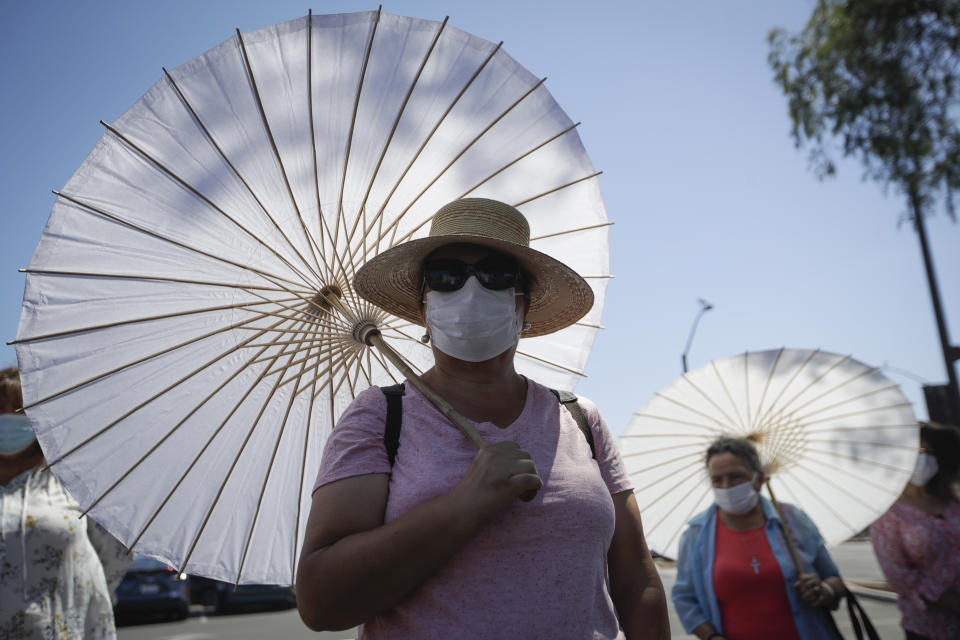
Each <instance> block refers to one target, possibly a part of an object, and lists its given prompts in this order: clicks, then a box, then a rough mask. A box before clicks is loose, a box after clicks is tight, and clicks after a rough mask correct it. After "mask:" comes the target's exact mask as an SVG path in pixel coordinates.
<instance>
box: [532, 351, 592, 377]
mask: <svg viewBox="0 0 960 640" xmlns="http://www.w3.org/2000/svg"><path fill="white" fill-rule="evenodd" d="M517 355H518V356H523V357H524V358H530V359H531V360H536V361H537V362H542V363H543V364H546V365H549V366H551V367H554V368H556V369H560V370H561V371H566V372H567V373H572V374H574V375H576V376H580V377H581V378H586V377H587V374H585V373H584V372H583V371H577V370H576V369H571V368H570V367H565V366H563V365H562V364H559V363H557V362H552V361H550V360H547V359H545V358H540V357H538V356H535V355H533V354H530V353H527V352H525V351H519V350H518V351H517Z"/></svg>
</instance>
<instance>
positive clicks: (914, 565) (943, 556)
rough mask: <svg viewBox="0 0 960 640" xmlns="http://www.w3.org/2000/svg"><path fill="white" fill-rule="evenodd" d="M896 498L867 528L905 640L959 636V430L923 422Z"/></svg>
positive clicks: (945, 638) (946, 638) (950, 638)
mask: <svg viewBox="0 0 960 640" xmlns="http://www.w3.org/2000/svg"><path fill="white" fill-rule="evenodd" d="M920 446H921V453H920V456H919V457H918V459H917V466H916V469H915V471H914V474H913V477H912V478H911V479H910V483H909V484H908V485H907V487H906V489H904V490H903V494H901V496H900V499H899V500H897V502H895V503H894V504H893V506H892V507H890V510H889V511H887V512H886V513H885V514H884V515H882V516H881V517H880V518H879V519H878V520H877V521H876V522H874V523H873V526H872V527H871V528H870V537H871V538H872V540H873V550H874V553H876V555H877V560H879V562H880V568H881V569H882V570H883V574H884V575H885V576H886V578H887V581H888V582H889V583H890V586H892V587H893V589H894V590H895V591H896V592H897V594H898V595H899V598H898V599H897V604H898V605H899V607H900V612H901V614H902V615H903V619H902V621H901V625H902V626H903V628H904V631H906V637H907V638H908V640H923V639H925V638H929V639H930V640H956V639H957V638H960V501H958V499H957V493H956V487H955V484H954V483H955V482H956V481H957V479H958V473H960V432H958V430H957V429H956V428H953V427H944V426H940V425H936V424H926V425H924V426H923V427H922V428H921V430H920Z"/></svg>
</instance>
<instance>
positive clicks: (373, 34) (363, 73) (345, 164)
mask: <svg viewBox="0 0 960 640" xmlns="http://www.w3.org/2000/svg"><path fill="white" fill-rule="evenodd" d="M379 25H380V8H378V9H377V18H376V20H374V21H373V26H372V27H371V29H370V40H368V41H367V49H366V51H365V52H364V55H363V65H362V66H361V67H360V80H359V82H358V83H357V96H356V98H354V101H353V115H352V116H351V117H350V132H349V133H348V134H347V149H346V153H345V154H344V158H343V174H342V175H341V178H340V197H338V198H337V220H336V223H335V224H334V237H333V246H334V247H336V246H337V239H338V238H339V233H340V220H341V219H342V217H343V193H344V189H346V186H347V168H348V167H349V166H350V151H351V150H352V149H353V132H354V130H355V128H356V126H357V111H358V110H359V109H360V94H361V93H363V81H364V80H365V79H366V76H367V64H368V63H369V62H370V53H371V52H372V51H373V40H374V38H375V37H376V35H377V27H378V26H379ZM310 117H311V118H312V117H313V114H310ZM357 213H359V212H357ZM344 231H346V221H344ZM346 245H347V246H348V247H349V243H346ZM350 254H351V257H352V255H353V253H352V251H351V252H350ZM348 264H349V263H348Z"/></svg>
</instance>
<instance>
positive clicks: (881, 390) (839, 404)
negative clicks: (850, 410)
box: [792, 384, 899, 422]
mask: <svg viewBox="0 0 960 640" xmlns="http://www.w3.org/2000/svg"><path fill="white" fill-rule="evenodd" d="M898 388H899V387H898V386H897V385H896V384H891V385H890V386H887V387H880V388H879V389H874V390H873V391H867V392H866V393H861V394H860V395H858V396H851V397H849V398H847V399H845V400H841V401H839V402H834V403H833V404H831V405H827V406H825V407H820V408H819V409H816V410H814V411H811V412H810V413H805V414H803V415H802V416H798V417H797V418H796V420H797V421H799V422H804V421H806V420H807V418H809V417H811V416H815V415H817V414H818V413H823V412H824V411H829V410H830V409H836V408H837V407H842V406H843V405H845V404H849V403H851V402H855V401H857V400H863V399H864V398H869V397H870V396H873V395H876V394H878V393H885V392H887V391H891V390H896V389H898ZM802 408H803V407H797V408H796V409H794V410H793V412H792V413H796V412H797V411H799V410H800V409H802Z"/></svg>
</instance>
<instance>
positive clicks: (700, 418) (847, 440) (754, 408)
mask: <svg viewBox="0 0 960 640" xmlns="http://www.w3.org/2000/svg"><path fill="white" fill-rule="evenodd" d="M720 435H732V436H739V437H744V436H753V437H754V439H755V441H756V444H757V449H758V451H759V453H760V459H761V462H762V463H763V464H764V467H765V469H766V470H767V474H768V476H769V478H770V484H771V486H772V488H773V491H774V493H775V495H776V497H777V498H778V499H779V500H782V501H784V502H790V503H793V504H795V505H797V506H798V507H800V508H801V509H803V510H804V511H805V512H806V513H807V514H808V515H810V517H811V518H812V519H813V521H814V522H815V523H816V525H817V527H818V528H819V529H820V533H821V534H822V535H823V538H824V540H825V541H826V542H827V544H828V545H833V544H838V543H840V542H842V541H843V540H846V539H847V538H849V537H850V536H852V535H854V534H856V533H858V532H860V531H861V530H862V529H863V528H864V527H866V526H867V525H869V524H870V523H871V522H873V521H874V520H875V519H876V518H877V517H878V516H879V515H881V514H882V513H883V512H885V511H886V510H887V508H888V507H889V506H890V505H891V504H893V502H894V501H895V500H896V499H897V497H898V496H899V495H900V492H901V490H902V489H903V487H904V486H905V485H906V483H907V480H908V479H909V478H910V475H911V473H912V472H913V467H914V463H915V461H916V457H917V451H918V447H919V427H918V425H917V421H916V418H915V417H914V414H913V410H912V408H911V406H910V402H909V401H908V400H907V399H906V397H905V396H904V395H903V393H901V391H900V389H899V387H898V386H897V385H896V384H895V383H893V382H891V381H890V380H889V379H887V378H886V377H885V376H884V375H883V374H882V373H880V372H879V371H878V370H877V369H875V368H873V367H869V366H867V365H865V364H863V363H861V362H858V361H856V360H854V359H853V358H851V357H850V356H842V355H837V354H835V353H827V352H824V351H819V350H817V351H809V350H798V349H780V350H772V351H760V352H752V353H744V354H741V355H737V356H732V357H729V358H725V359H723V360H717V361H714V362H711V363H709V364H707V365H704V366H702V367H700V368H699V369H696V370H694V371H691V372H689V373H685V374H684V375H683V376H682V377H680V378H679V379H677V380H676V381H674V382H673V383H672V384H670V385H669V386H668V387H666V388H664V389H662V390H661V391H659V392H657V393H655V394H654V396H653V398H651V399H650V401H649V402H648V403H647V404H646V405H645V406H644V407H643V408H642V409H641V410H640V411H638V412H637V413H636V414H634V417H633V419H632V420H631V421H630V424H629V426H628V427H627V429H626V431H624V433H623V436H621V438H620V449H621V452H622V454H623V457H624V461H625V462H626V465H627V470H628V471H629V473H630V476H631V478H632V480H633V483H634V487H635V493H636V496H637V502H638V504H639V505H640V509H641V511H642V512H643V517H644V525H645V526H644V529H645V534H646V537H647V542H648V544H649V545H650V548H651V549H653V550H654V551H657V552H658V553H660V554H662V555H664V556H667V557H670V558H675V557H676V556H677V546H678V542H679V537H680V534H681V533H682V532H683V529H684V528H685V527H686V524H687V521H688V520H689V519H690V518H691V517H693V516H694V515H695V514H696V513H698V512H699V511H701V510H703V509H705V508H707V507H708V506H709V505H710V504H711V503H712V502H713V493H712V491H711V488H710V483H709V481H708V479H707V474H706V470H705V466H704V455H705V454H706V451H707V447H708V446H709V445H710V443H711V442H712V441H713V440H714V439H715V438H717V437H718V436H720Z"/></svg>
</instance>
